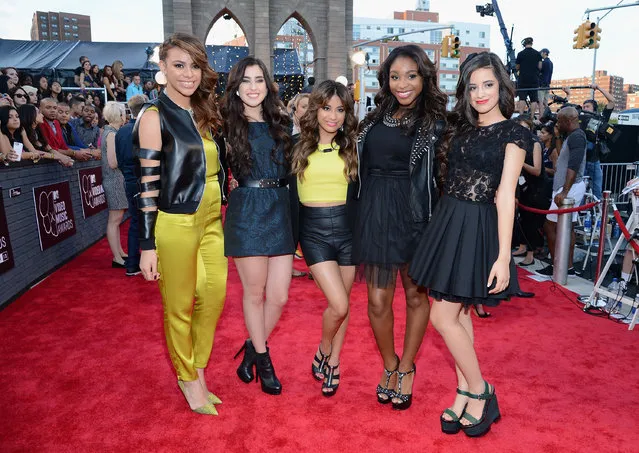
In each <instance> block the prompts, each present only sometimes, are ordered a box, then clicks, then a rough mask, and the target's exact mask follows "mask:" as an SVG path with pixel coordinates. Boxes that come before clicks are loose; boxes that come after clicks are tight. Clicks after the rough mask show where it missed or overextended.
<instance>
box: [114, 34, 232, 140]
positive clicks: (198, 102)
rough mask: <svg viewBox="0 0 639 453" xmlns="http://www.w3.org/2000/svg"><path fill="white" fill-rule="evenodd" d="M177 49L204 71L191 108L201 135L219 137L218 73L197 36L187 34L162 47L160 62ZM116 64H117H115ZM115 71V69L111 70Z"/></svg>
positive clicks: (220, 123)
mask: <svg viewBox="0 0 639 453" xmlns="http://www.w3.org/2000/svg"><path fill="white" fill-rule="evenodd" d="M174 47H177V48H179V49H181V50H183V51H185V52H186V53H188V54H189V56H190V57H191V59H192V60H193V62H194V63H195V64H196V65H198V66H199V68H200V69H201V70H202V80H201V81H200V85H199V86H198V87H197V90H195V93H193V94H192V95H191V108H192V109H193V113H194V115H195V122H196V124H197V128H198V130H199V131H200V134H201V135H203V136H206V135H207V134H209V132H212V133H213V135H217V133H218V132H219V131H220V129H221V126H222V119H221V118H220V112H219V109H218V103H217V95H216V93H215V88H216V86H217V79H218V75H217V72H215V71H214V70H213V68H211V66H210V65H209V60H208V58H207V56H206V49H205V48H204V45H203V44H202V43H201V42H200V40H199V39H197V38H196V37H195V36H192V35H189V34H186V33H174V34H172V35H171V36H169V37H168V38H167V39H166V41H164V42H163V43H162V45H161V46H160V60H161V61H164V60H166V56H167V53H168V51H169V50H170V49H172V48H174ZM114 64H115V62H114ZM111 69H112V70H113V68H111Z"/></svg>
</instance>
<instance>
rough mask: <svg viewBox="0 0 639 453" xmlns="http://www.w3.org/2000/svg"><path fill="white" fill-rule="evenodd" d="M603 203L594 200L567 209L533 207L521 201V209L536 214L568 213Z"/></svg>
mask: <svg viewBox="0 0 639 453" xmlns="http://www.w3.org/2000/svg"><path fill="white" fill-rule="evenodd" d="M599 203H601V202H600V201H593V202H592V203H588V204H585V205H582V206H575V207H574V208H566V209H555V210H552V211H551V210H545V209H537V208H531V207H530V206H526V205H523V204H521V203H519V209H523V210H524V211H529V212H534V213H535V214H567V213H569V212H579V211H586V210H588V209H590V208H592V207H593V206H596V205H598V204H599Z"/></svg>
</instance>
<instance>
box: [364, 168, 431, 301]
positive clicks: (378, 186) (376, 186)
mask: <svg viewBox="0 0 639 453" xmlns="http://www.w3.org/2000/svg"><path fill="white" fill-rule="evenodd" d="M409 192H410V179H409V176H408V172H384V173H381V172H373V173H371V174H369V175H368V178H367V180H366V185H365V186H364V187H363V190H362V196H361V199H360V205H359V208H358V210H359V212H358V219H357V225H356V228H355V231H354V234H353V256H354V260H355V262H356V263H358V264H359V269H358V274H359V276H360V277H365V278H366V282H367V283H369V284H372V285H373V286H376V287H379V288H386V287H388V286H390V285H393V284H394V283H395V281H396V279H397V271H398V270H399V269H401V268H403V267H405V266H406V265H407V264H408V263H410V262H411V260H412V259H413V253H414V251H415V248H416V246H417V244H418V242H419V238H420V236H421V233H422V231H423V230H424V227H425V225H426V222H423V223H416V222H413V219H412V216H411V210H410V203H409Z"/></svg>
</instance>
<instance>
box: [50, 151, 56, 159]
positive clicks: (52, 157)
mask: <svg viewBox="0 0 639 453" xmlns="http://www.w3.org/2000/svg"><path fill="white" fill-rule="evenodd" d="M50 155H51V159H55V154H54V153H53V151H51V154H50Z"/></svg>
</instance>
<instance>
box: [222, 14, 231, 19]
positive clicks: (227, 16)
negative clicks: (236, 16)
mask: <svg viewBox="0 0 639 453" xmlns="http://www.w3.org/2000/svg"><path fill="white" fill-rule="evenodd" d="M222 18H223V19H224V20H231V19H233V16H231V15H230V14H229V13H226V14H224V15H223V16H222Z"/></svg>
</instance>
